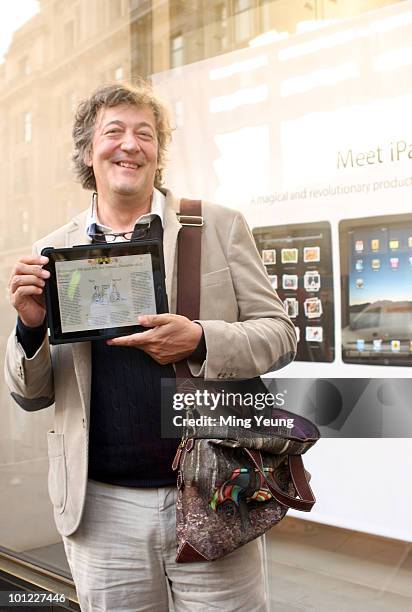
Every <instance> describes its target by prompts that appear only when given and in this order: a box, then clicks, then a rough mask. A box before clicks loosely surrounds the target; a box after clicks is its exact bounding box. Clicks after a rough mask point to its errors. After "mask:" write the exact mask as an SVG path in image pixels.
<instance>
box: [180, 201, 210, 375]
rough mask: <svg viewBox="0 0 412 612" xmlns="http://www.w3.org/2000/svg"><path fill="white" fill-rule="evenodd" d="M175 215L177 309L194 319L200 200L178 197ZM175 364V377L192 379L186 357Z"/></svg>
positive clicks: (197, 298)
mask: <svg viewBox="0 0 412 612" xmlns="http://www.w3.org/2000/svg"><path fill="white" fill-rule="evenodd" d="M178 217H179V220H180V222H181V224H182V227H181V228H180V231H179V236H178V253H177V303H176V311H177V313H178V314H180V315H183V316H185V317H187V318H188V319H190V320H191V321H193V320H194V319H198V318H199V311H200V261H201V259H200V256H201V248H202V225H203V219H202V202H201V200H187V199H182V200H180V213H179V214H178ZM175 366H176V377H177V378H192V375H191V372H190V369H189V366H188V365H187V361H186V359H183V360H182V361H178V362H176V364H175Z"/></svg>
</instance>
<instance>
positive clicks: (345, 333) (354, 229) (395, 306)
mask: <svg viewBox="0 0 412 612" xmlns="http://www.w3.org/2000/svg"><path fill="white" fill-rule="evenodd" d="M339 231H340V256H341V271H342V359H343V361H345V362H348V363H365V364H369V365H372V364H376V365H405V366H410V365H412V215H411V214H404V215H385V216H381V217H369V218H360V219H344V220H342V221H341V222H340V224H339Z"/></svg>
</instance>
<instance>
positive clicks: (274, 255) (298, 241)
mask: <svg viewBox="0 0 412 612" xmlns="http://www.w3.org/2000/svg"><path fill="white" fill-rule="evenodd" d="M253 236H254V238H255V242H256V246H257V248H258V251H259V253H260V255H261V257H262V261H263V264H264V265H265V268H266V271H267V273H268V275H269V279H270V282H271V284H272V287H273V288H274V289H275V290H276V292H277V293H278V295H279V297H280V299H281V300H282V302H283V305H284V307H285V310H286V312H287V313H288V315H289V317H290V318H291V319H292V321H293V323H294V325H295V330H296V335H297V338H298V350H297V354H296V358H295V360H296V361H319V362H321V361H325V362H330V361H333V360H334V357H335V336H334V325H335V322H334V311H333V274H332V243H331V228H330V224H329V222H327V221H319V222H315V223H296V224H291V225H277V226H266V227H257V228H255V229H254V230H253Z"/></svg>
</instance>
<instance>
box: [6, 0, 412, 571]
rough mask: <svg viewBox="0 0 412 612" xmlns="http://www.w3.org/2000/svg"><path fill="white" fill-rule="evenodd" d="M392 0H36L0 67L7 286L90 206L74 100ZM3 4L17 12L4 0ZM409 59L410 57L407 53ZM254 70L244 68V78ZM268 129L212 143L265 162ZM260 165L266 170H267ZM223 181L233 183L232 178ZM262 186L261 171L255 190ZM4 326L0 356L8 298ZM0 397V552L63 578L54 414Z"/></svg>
mask: <svg viewBox="0 0 412 612" xmlns="http://www.w3.org/2000/svg"><path fill="white" fill-rule="evenodd" d="M392 3H393V2H391V1H389V0H388V1H386V2H385V1H382V0H370V1H369V2H368V1H364V2H362V3H339V2H330V1H328V2H323V1H315V0H311V2H309V3H305V2H301V1H300V0H273V1H268V0H225V1H220V0H210V1H209V0H198V1H195V0H191V1H189V2H182V1H179V0H170V1H167V0H161V1H159V2H148V1H146V0H77V2H75V1H66V0H64V1H63V0H49V1H46V0H40V1H39V3H38V7H39V10H38V12H37V14H34V15H28V16H27V21H26V22H25V23H24V24H22V25H21V26H20V27H19V28H18V29H17V30H16V31H15V32H14V36H13V40H12V41H11V44H10V46H9V48H8V49H7V53H6V56H5V59H4V62H3V63H2V64H0V108H1V113H0V117H1V119H0V135H1V140H0V142H1V145H0V146H1V159H2V163H1V164H0V184H1V190H2V191H1V198H0V202H1V207H2V208H1V214H2V224H1V229H0V251H1V265H0V278H1V281H2V286H3V287H6V286H7V282H8V278H9V275H10V271H11V267H12V265H13V264H14V262H15V260H16V259H17V258H18V257H20V256H21V255H23V254H28V253H30V251H31V245H32V243H33V242H34V241H35V240H36V239H38V238H39V237H41V236H42V235H45V234H47V233H48V232H50V231H51V230H52V229H54V228H56V227H58V226H60V225H62V224H64V223H66V222H67V221H68V220H69V219H70V218H71V217H72V216H73V215H75V214H76V213H77V212H80V211H81V210H82V209H84V208H85V207H86V206H87V204H88V200H89V194H88V193H86V192H83V191H82V190H81V189H80V187H79V186H78V185H76V184H75V183H74V182H73V180H72V176H71V172H70V154H71V121H72V114H73V109H74V108H75V106H76V103H77V101H78V100H79V99H80V98H81V97H82V96H83V95H86V94H88V93H89V92H90V91H91V90H92V89H93V88H94V87H96V86H97V85H99V84H101V83H104V82H106V81H111V80H113V79H115V80H122V79H125V80H134V79H136V78H137V77H138V76H144V77H146V76H149V75H151V74H153V73H156V72H161V71H164V70H168V69H170V68H173V67H178V66H182V65H184V64H187V63H191V62H196V61H200V60H202V59H204V58H207V57H212V56H217V55H219V54H222V53H227V52H229V51H231V50H234V49H237V48H240V47H243V46H247V45H248V44H249V42H250V41H251V39H252V38H253V37H257V36H259V35H261V34H264V33H265V32H267V31H268V30H272V29H275V30H276V31H277V32H284V33H289V35H290V36H291V37H292V36H293V34H294V32H295V31H296V27H297V24H298V23H300V22H302V21H305V20H309V19H310V20H313V19H319V20H321V19H339V18H344V17H348V16H350V15H353V14H354V11H361V10H371V9H374V8H379V7H382V6H384V5H388V4H392ZM4 4H7V5H8V6H9V7H10V8H11V7H12V3H11V2H9V3H4ZM14 4H17V3H14ZM342 4H343V5H345V6H342ZM354 4H358V5H361V7H359V6H354ZM348 6H349V8H348ZM405 53H406V52H405ZM404 56H405V57H406V56H407V58H408V62H409V59H410V58H409V56H410V51H409V50H407V54H406V55H405V54H404ZM404 56H402V57H404ZM262 57H263V58H264V56H262ZM280 59H287V58H286V57H283V58H280ZM383 60H385V61H383ZM383 60H381V63H380V64H379V65H378V66H377V70H384V69H387V65H388V62H389V64H390V66H391V69H392V67H393V66H394V65H398V63H399V58H397V57H395V59H394V58H389V59H388V58H385V57H384V58H383ZM401 60H402V62H404V59H402V58H401ZM265 61H266V60H265V59H263V63H265ZM259 66H260V64H259ZM259 66H258V67H259ZM251 69H252V67H251V66H247V67H246V71H245V74H246V76H247V73H248V71H250V70H251ZM216 74H217V73H216ZM345 74H346V73H345ZM349 77H352V73H351V74H349ZM211 78H213V77H212V76H211ZM226 78H227V76H226ZM216 79H218V77H216ZM223 80H224V79H222V81H223ZM265 99H266V85H265V84H262V86H261V87H259V88H258V89H257V90H251V89H250V88H248V87H247V84H246V86H245V88H244V90H242V91H240V92H238V93H237V94H236V96H234V97H233V98H231V99H229V100H228V99H223V98H218V97H217V98H216V100H215V104H216V108H215V110H216V111H218V110H222V108H223V107H224V110H225V111H226V110H230V109H232V108H234V107H235V106H238V105H240V104H244V105H249V106H251V105H252V106H253V104H255V103H257V102H259V103H264V101H265ZM219 105H220V106H219ZM251 112H253V111H251ZM188 113H189V109H187V108H184V107H183V103H182V102H176V117H177V122H178V126H180V125H182V124H183V121H184V117H185V114H188ZM266 129H267V128H266V126H257V127H256V128H252V127H251V128H248V130H255V132H254V133H253V134H252V133H251V132H249V131H246V133H242V134H240V135H238V134H236V133H234V134H231V133H227V134H225V133H222V135H221V137H220V139H219V140H218V141H217V142H216V145H217V148H218V149H219V154H220V155H221V164H222V167H223V165H224V163H225V146H226V142H228V140H229V139H232V140H233V139H239V141H240V140H241V141H242V142H243V143H244V140H245V139H247V138H249V137H250V138H252V137H253V138H254V139H256V133H258V135H259V142H260V143H261V152H262V153H261V156H263V157H265V156H267V153H266V150H267V142H266V140H267V139H266V135H265V134H266ZM239 150H240V146H239ZM259 167H260V169H261V171H262V172H263V170H265V168H266V167H265V166H264V167H263V166H262V165H260V166H259ZM262 167H263V170H262ZM256 171H258V167H257V168H256ZM263 174H265V175H266V174H267V173H263ZM245 176H247V174H246V173H245ZM228 177H229V175H228V174H226V181H227V190H228V191H229V189H230V186H229V182H230V184H232V183H231V180H230V181H229V179H228ZM229 178H230V179H232V178H233V181H234V183H237V184H238V185H239V184H240V183H239V177H238V176H233V177H229ZM245 180H246V179H245ZM264 180H265V178H264V176H262V181H261V182H262V185H264ZM224 187H225V188H226V184H225V185H224ZM242 189H243V187H242ZM223 195H224V194H223V193H222V196H223ZM0 320H1V327H0V341H1V344H2V349H3V350H2V354H4V349H5V343H6V340H7V336H8V334H9V332H10V330H11V329H12V327H13V326H14V325H15V313H14V311H13V310H12V309H11V307H10V306H9V304H8V303H7V300H6V296H5V292H4V291H3V293H2V297H1V299H0ZM0 393H1V407H2V427H1V428H0V490H1V498H2V499H3V500H7V504H2V512H1V518H0V546H1V547H3V548H5V549H8V550H10V551H13V552H14V553H16V554H17V555H25V556H29V557H30V558H31V559H32V560H35V561H36V562H37V563H39V564H40V565H44V566H47V567H53V568H55V569H56V570H57V571H61V572H63V573H64V572H66V573H67V572H68V568H67V564H66V561H65V558H64V554H63V549H62V546H61V543H60V538H59V535H58V534H57V531H56V529H55V527H54V522H53V518H52V509H51V504H50V502H49V500H48V494H47V465H48V460H47V451H46V432H47V430H48V429H51V428H52V423H53V408H48V409H45V410H43V411H41V412H36V413H34V414H30V413H25V412H23V411H22V410H21V409H19V408H18V407H17V406H16V405H15V404H14V402H13V401H12V399H11V398H10V396H9V393H8V391H7V389H6V388H5V384H4V382H3V379H2V378H1V382H0Z"/></svg>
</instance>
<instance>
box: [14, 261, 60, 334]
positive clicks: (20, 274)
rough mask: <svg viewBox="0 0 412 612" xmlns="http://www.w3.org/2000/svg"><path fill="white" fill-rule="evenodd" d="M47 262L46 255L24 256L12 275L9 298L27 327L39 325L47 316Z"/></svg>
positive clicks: (17, 263)
mask: <svg viewBox="0 0 412 612" xmlns="http://www.w3.org/2000/svg"><path fill="white" fill-rule="evenodd" d="M47 262H48V258H47V257H44V256H36V255H27V256H23V257H21V258H20V259H19V260H18V261H17V262H16V264H15V265H14V267H13V270H12V273H11V276H10V281H9V287H8V289H9V299H10V302H11V304H12V305H13V307H14V308H15V309H16V310H17V312H18V314H19V317H20V319H21V320H22V322H23V323H24V325H27V327H38V326H39V325H41V324H42V323H43V321H44V318H45V314H46V309H45V304H44V296H43V289H44V286H45V281H46V279H47V278H49V276H50V273H49V272H48V271H47V270H44V269H43V267H42V266H44V265H45V264H47Z"/></svg>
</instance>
